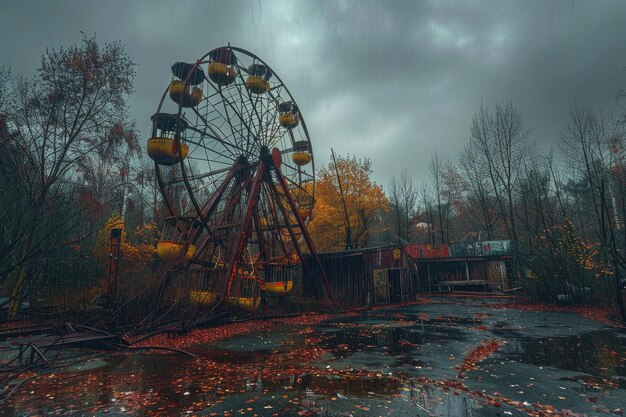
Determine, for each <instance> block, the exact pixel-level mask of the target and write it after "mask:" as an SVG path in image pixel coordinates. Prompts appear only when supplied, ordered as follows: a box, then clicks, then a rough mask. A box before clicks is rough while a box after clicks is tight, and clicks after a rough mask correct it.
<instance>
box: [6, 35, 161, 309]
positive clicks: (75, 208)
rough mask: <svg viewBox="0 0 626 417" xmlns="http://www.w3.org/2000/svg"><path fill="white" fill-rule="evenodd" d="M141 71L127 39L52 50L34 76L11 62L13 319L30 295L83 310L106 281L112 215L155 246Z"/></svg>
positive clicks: (9, 275) (9, 263)
mask: <svg viewBox="0 0 626 417" xmlns="http://www.w3.org/2000/svg"><path fill="white" fill-rule="evenodd" d="M134 75H135V72H134V64H133V63H132V61H131V60H130V58H129V57H128V56H127V55H126V53H125V51H124V47H123V46H122V45H121V44H119V43H110V44H105V45H99V44H98V43H97V42H96V40H95V38H92V37H84V38H83V40H82V43H80V44H78V45H76V46H71V47H68V48H59V49H52V48H51V49H47V50H46V51H45V53H44V54H43V55H42V57H41V62H40V65H39V67H38V68H37V70H36V73H35V75H34V76H33V77H32V78H25V77H22V76H19V75H14V74H12V73H11V71H10V70H9V69H6V68H5V69H2V73H1V74H0V195H1V196H2V198H0V295H1V296H2V297H1V298H0V307H2V308H3V309H4V311H6V312H7V315H8V316H9V317H10V318H14V317H16V314H17V311H18V309H19V308H20V306H21V305H22V304H25V303H29V304H30V305H31V306H34V305H46V306H56V305H62V306H64V307H71V308H79V307H80V306H84V305H85V304H86V303H87V302H88V300H89V298H90V297H93V293H94V292H97V291H98V288H102V287H103V283H104V281H105V278H106V273H107V264H108V236H106V233H104V231H105V229H106V227H107V220H109V223H111V222H112V221H113V220H115V219H117V222H118V223H119V222H123V223H124V225H125V229H126V231H127V233H126V236H127V238H128V240H129V244H130V243H133V244H134V245H138V244H141V243H150V246H151V244H152V241H150V242H148V241H149V240H150V239H151V238H152V236H147V235H148V234H146V233H135V231H136V229H137V228H139V229H141V230H143V229H145V227H146V225H147V224H149V222H150V221H152V220H154V219H153V217H154V213H153V207H155V204H154V201H156V189H155V188H154V180H153V178H154V175H153V168H152V165H151V164H149V163H148V162H147V161H146V160H145V158H144V157H143V156H142V152H141V147H140V145H139V141H138V138H137V134H136V132H135V125H134V122H133V121H132V120H129V118H128V117H127V114H128V111H127V107H126V100H127V98H128V96H129V94H131V93H132V88H133V79H134ZM109 228H110V224H109ZM153 234H154V233H152V235H153ZM137 236H141V237H140V240H141V239H144V240H146V242H132V239H133V238H136V237H137ZM129 249H135V246H131V247H129ZM127 252H129V253H127V258H128V259H129V261H131V262H132V261H133V255H134V253H133V250H129V251H127ZM144 252H145V251H144ZM148 261H149V259H148ZM146 262H147V261H146ZM135 278H137V277H135Z"/></svg>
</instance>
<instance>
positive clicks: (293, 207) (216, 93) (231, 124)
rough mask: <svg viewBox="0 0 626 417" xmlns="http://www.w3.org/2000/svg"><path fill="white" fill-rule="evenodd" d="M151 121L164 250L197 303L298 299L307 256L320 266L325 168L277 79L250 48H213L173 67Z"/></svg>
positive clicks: (244, 304) (248, 304)
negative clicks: (317, 210) (318, 187)
mask: <svg viewBox="0 0 626 417" xmlns="http://www.w3.org/2000/svg"><path fill="white" fill-rule="evenodd" d="M151 120H152V132H151V136H150V139H149V140H148V144H147V148H148V155H149V156H150V157H151V158H152V159H153V160H154V162H155V171H156V179H157V183H158V186H159V189H160V191H161V194H162V196H163V200H164V206H165V210H166V211H167V213H168V214H169V217H168V218H167V220H166V221H165V225H164V228H163V233H162V236H161V239H160V241H159V242H158V246H157V253H158V255H159V258H160V259H161V260H162V261H163V262H164V268H166V269H172V270H174V269H184V270H185V271H188V273H189V274H191V276H192V281H193V285H192V287H191V288H190V291H189V299H190V301H191V302H193V303H196V304H199V305H211V304H222V303H228V304H231V305H236V306H238V307H240V308H243V309H247V310H255V309H257V308H258V307H259V306H260V304H261V302H262V301H263V300H264V296H265V294H266V292H267V293H270V294H286V293H288V292H290V291H291V290H292V287H293V274H292V272H293V270H294V269H296V268H297V267H299V265H300V264H301V262H302V259H303V256H304V254H305V253H307V252H308V253H309V254H311V255H313V256H314V257H315V259H316V260H317V262H318V263H319V259H318V258H317V254H316V253H315V247H314V245H313V243H312V241H311V239H310V236H309V234H308V232H307V228H306V225H307V224H308V222H309V221H311V219H312V217H313V204H314V192H315V165H314V159H313V152H312V146H311V141H310V138H309V133H308V131H307V128H306V123H305V121H304V118H303V116H302V114H301V112H300V108H299V107H298V105H297V104H296V101H295V99H294V98H293V97H292V95H291V93H290V92H289V90H288V89H287V87H286V86H285V85H284V84H283V82H282V81H281V79H280V78H279V77H278V75H276V74H275V72H274V71H273V70H272V69H271V68H270V67H269V65H267V64H266V63H265V62H264V61H262V60H261V59H260V58H259V57H257V56H255V55H254V54H252V53H250V52H248V51H246V50H243V49H241V48H236V47H233V46H230V45H229V46H224V47H219V48H216V49H213V50H211V51H209V52H208V53H206V54H204V55H203V56H202V57H200V58H199V59H198V60H196V62H195V63H185V62H177V63H175V64H174V65H172V67H171V81H170V83H169V85H168V86H167V88H166V90H165V92H164V93H163V95H162V97H161V100H160V102H159V105H158V108H157V111H156V113H155V114H154V115H153V116H152V117H151ZM320 270H321V269H320ZM324 279H325V278H324Z"/></svg>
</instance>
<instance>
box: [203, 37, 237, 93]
mask: <svg viewBox="0 0 626 417" xmlns="http://www.w3.org/2000/svg"><path fill="white" fill-rule="evenodd" d="M209 57H210V58H211V62H210V63H209V68H208V72H209V78H210V79H211V81H213V82H214V83H215V84H217V85H220V86H227V85H229V84H231V83H232V82H233V81H235V78H236V77H237V57H236V56H235V54H234V53H233V51H232V50H231V49H230V48H228V47H222V48H217V49H214V50H212V51H211V52H209Z"/></svg>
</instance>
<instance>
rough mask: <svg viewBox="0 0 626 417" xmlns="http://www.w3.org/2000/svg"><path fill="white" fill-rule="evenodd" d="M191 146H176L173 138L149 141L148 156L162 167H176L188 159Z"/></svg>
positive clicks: (151, 139)
mask: <svg viewBox="0 0 626 417" xmlns="http://www.w3.org/2000/svg"><path fill="white" fill-rule="evenodd" d="M187 154H189V146H187V145H186V144H184V143H180V146H176V143H175V140H174V139H173V138H150V139H148V156H149V157H150V158H152V160H154V161H155V162H156V163H158V164H160V165H174V164H177V163H178V162H179V161H181V160H184V159H185V158H187Z"/></svg>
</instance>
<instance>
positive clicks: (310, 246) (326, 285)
mask: <svg viewBox="0 0 626 417" xmlns="http://www.w3.org/2000/svg"><path fill="white" fill-rule="evenodd" d="M274 168H276V173H277V176H278V181H279V182H280V186H281V188H282V189H283V192H284V193H285V196H286V197H287V202H288V203H289V207H290V208H291V211H292V212H293V214H294V216H295V218H296V221H297V222H298V227H300V230H301V231H302V236H303V237H304V241H305V243H306V245H307V248H308V249H309V252H310V254H311V256H313V259H314V261H315V263H316V264H317V268H318V269H319V271H320V274H321V275H322V287H323V290H324V293H325V295H326V297H327V298H328V299H329V300H332V297H331V292H330V284H329V282H328V277H327V276H326V271H325V270H324V265H322V260H321V259H320V257H319V255H318V254H317V250H315V245H314V244H313V240H312V239H311V235H310V234H309V231H308V229H307V228H306V225H305V224H304V221H303V220H302V216H300V212H299V211H298V207H297V206H296V203H295V201H294V200H293V197H292V196H291V192H290V191H289V186H288V185H287V180H286V179H285V177H284V176H283V173H282V172H281V170H280V167H279V166H276V164H274ZM294 245H295V247H296V248H297V247H298V242H296V241H294ZM298 256H300V260H301V261H302V265H303V266H304V265H306V264H305V262H304V259H303V257H302V253H300V250H299V249H298ZM305 268H306V266H305Z"/></svg>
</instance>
